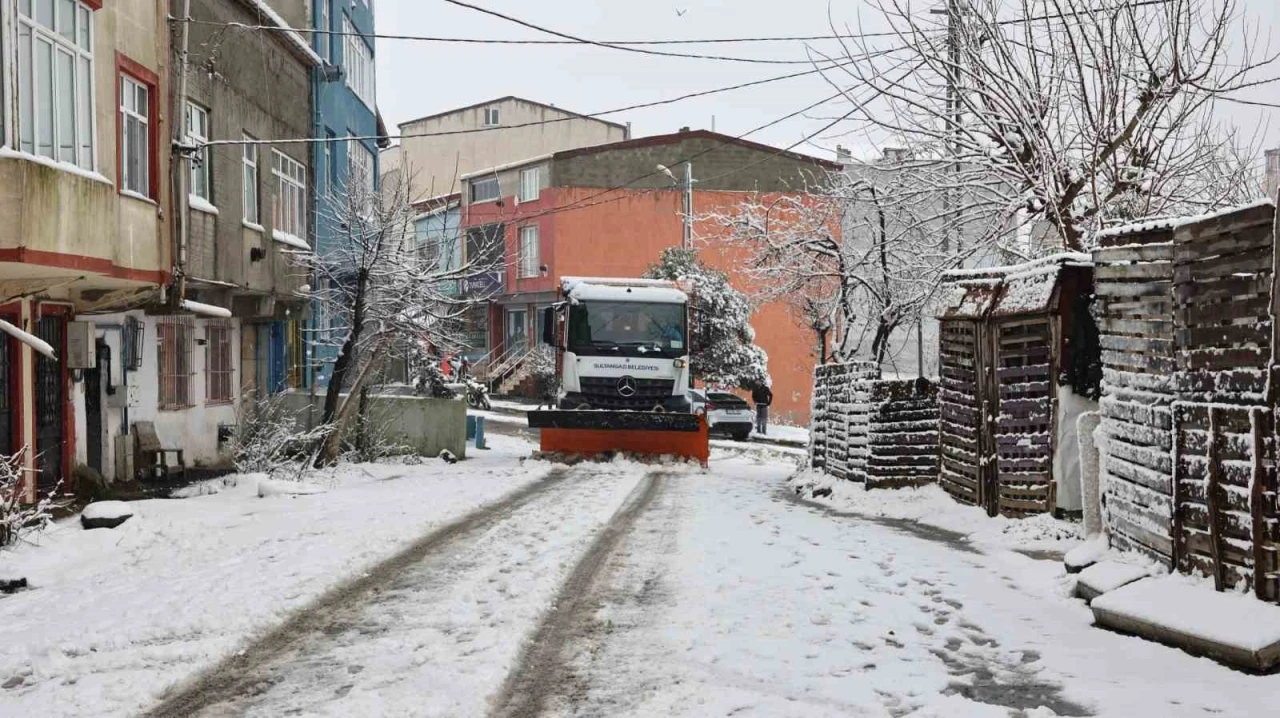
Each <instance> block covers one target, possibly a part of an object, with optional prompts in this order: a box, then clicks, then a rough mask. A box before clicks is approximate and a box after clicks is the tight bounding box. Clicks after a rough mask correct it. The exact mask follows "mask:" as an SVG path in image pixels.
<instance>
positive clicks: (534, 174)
mask: <svg viewBox="0 0 1280 718" xmlns="http://www.w3.org/2000/svg"><path fill="white" fill-rule="evenodd" d="M539 174H540V173H539V172H538V168H537V167H530V168H529V169H527V170H520V201H521V202H532V201H534V200H536V199H538V191H539V189H540V188H539V187H538V184H539V182H538V180H539Z"/></svg>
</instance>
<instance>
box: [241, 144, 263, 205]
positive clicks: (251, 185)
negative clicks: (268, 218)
mask: <svg viewBox="0 0 1280 718" xmlns="http://www.w3.org/2000/svg"><path fill="white" fill-rule="evenodd" d="M244 141H245V146H244V154H243V155H242V158H241V160H240V161H241V162H242V163H243V166H244V215H243V217H242V218H243V219H244V221H245V222H246V223H248V224H254V225H256V224H258V223H259V222H260V221H261V219H262V217H261V215H260V214H259V212H258V146H257V145H255V144H250V143H252V142H253V141H254V139H253V137H251V136H249V134H248V133H245V135H244Z"/></svg>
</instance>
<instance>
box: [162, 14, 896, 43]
mask: <svg viewBox="0 0 1280 718" xmlns="http://www.w3.org/2000/svg"><path fill="white" fill-rule="evenodd" d="M169 22H172V23H184V22H185V23H189V24H191V25H204V26H208V27H233V28H239V29H241V30H264V31H268V32H296V33H299V34H306V35H328V36H332V37H361V38H366V39H370V40H406V41H415V42H439V43H457V44H463V45H559V46H569V45H584V44H590V43H584V42H581V41H578V40H541V39H524V40H517V39H503V38H481V37H444V36H436V35H404V34H397V33H381V32H359V31H356V32H346V31H342V30H321V29H317V28H311V27H295V28H286V27H280V26H279V25H252V24H249V23H243V22H223V21H218V20H196V19H195V18H192V19H190V20H183V19H182V18H179V17H173V16H172V15H171V16H169ZM876 37H898V33H896V32H892V31H886V32H863V33H843V34H831V35H790V36H778V37H716V38H697V39H689V40H601V41H599V42H604V43H605V44H608V45H634V46H639V47H643V46H652V45H726V44H736V43H757V42H816V41H819V40H862V39H869V38H876Z"/></svg>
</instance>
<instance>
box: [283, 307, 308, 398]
mask: <svg viewBox="0 0 1280 718" xmlns="http://www.w3.org/2000/svg"><path fill="white" fill-rule="evenodd" d="M284 356H285V366H286V367H287V372H288V376H287V377H285V382H286V383H287V384H288V386H289V388H290V389H302V388H303V387H305V386H306V382H307V342H306V338H305V337H304V336H303V327H302V322H300V321H298V320H296V319H291V320H289V321H287V322H285V325H284Z"/></svg>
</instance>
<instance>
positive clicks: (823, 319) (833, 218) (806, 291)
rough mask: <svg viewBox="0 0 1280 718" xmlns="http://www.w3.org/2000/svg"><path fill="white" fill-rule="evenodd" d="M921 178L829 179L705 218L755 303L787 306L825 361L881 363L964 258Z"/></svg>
mask: <svg viewBox="0 0 1280 718" xmlns="http://www.w3.org/2000/svg"><path fill="white" fill-rule="evenodd" d="M924 179H925V178H923V177H919V176H917V175H914V174H912V173H911V172H910V170H909V169H907V168H903V167H901V166H894V167H875V166H871V165H868V166H866V167H865V168H863V171H859V172H850V173H841V174H834V175H832V176H831V177H830V178H829V180H828V181H827V182H826V183H824V184H823V185H822V186H821V187H820V188H816V189H815V190H814V191H813V192H812V193H793V194H781V195H772V196H762V195H757V196H754V197H752V198H750V199H748V200H746V201H744V202H742V203H740V204H739V205H737V206H736V207H735V208H734V209H733V210H732V211H730V212H726V213H720V214H716V215H711V216H708V217H704V218H703V220H704V223H703V225H704V226H707V225H708V224H709V225H710V226H713V227H716V228H717V230H716V232H715V234H716V236H715V237H714V239H713V240H712V238H704V240H712V241H717V242H724V243H727V244H729V245H730V246H736V247H738V248H740V249H742V250H744V251H745V253H746V257H747V261H746V266H745V272H746V273H747V275H748V276H749V277H750V278H751V279H752V282H751V283H752V285H753V286H754V287H755V294H756V298H757V300H759V301H785V302H787V303H788V304H789V305H791V306H792V308H793V311H794V313H796V314H798V315H799V316H800V317H801V318H802V319H803V321H805V322H806V323H807V324H808V325H809V326H810V328H812V329H813V330H814V331H815V333H817V334H818V337H819V341H820V342H824V344H825V338H826V335H827V334H828V333H830V334H831V335H832V337H833V339H834V340H835V342H834V347H833V350H832V356H833V357H834V358H835V359H837V360H839V361H848V360H851V359H853V358H855V357H857V356H866V357H869V358H871V359H874V360H876V361H878V362H883V361H884V360H885V358H886V356H887V355H888V353H889V351H890V348H891V338H892V337H893V335H894V332H895V331H897V330H899V329H901V328H903V327H905V326H909V325H914V323H915V322H916V321H918V320H919V317H920V314H921V313H922V312H923V311H924V310H925V308H926V306H927V305H928V303H929V302H930V300H931V299H932V297H933V296H934V294H935V293H936V291H937V286H938V283H939V280H940V276H941V273H942V272H943V271H945V270H947V269H950V268H952V267H954V266H956V264H957V263H959V262H960V261H962V259H963V255H961V254H957V253H954V252H948V251H946V249H945V247H944V241H943V240H942V238H941V233H940V232H938V231H935V230H936V228H937V226H938V222H937V220H936V219H934V218H932V216H931V215H932V214H933V213H932V212H931V211H930V210H929V208H928V205H924V206H923V208H922V206H921V205H920V204H918V203H917V202H916V199H917V195H919V194H922V191H921V190H920V189H919V188H918V187H916V186H915V184H916V183H918V182H922V181H924Z"/></svg>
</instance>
